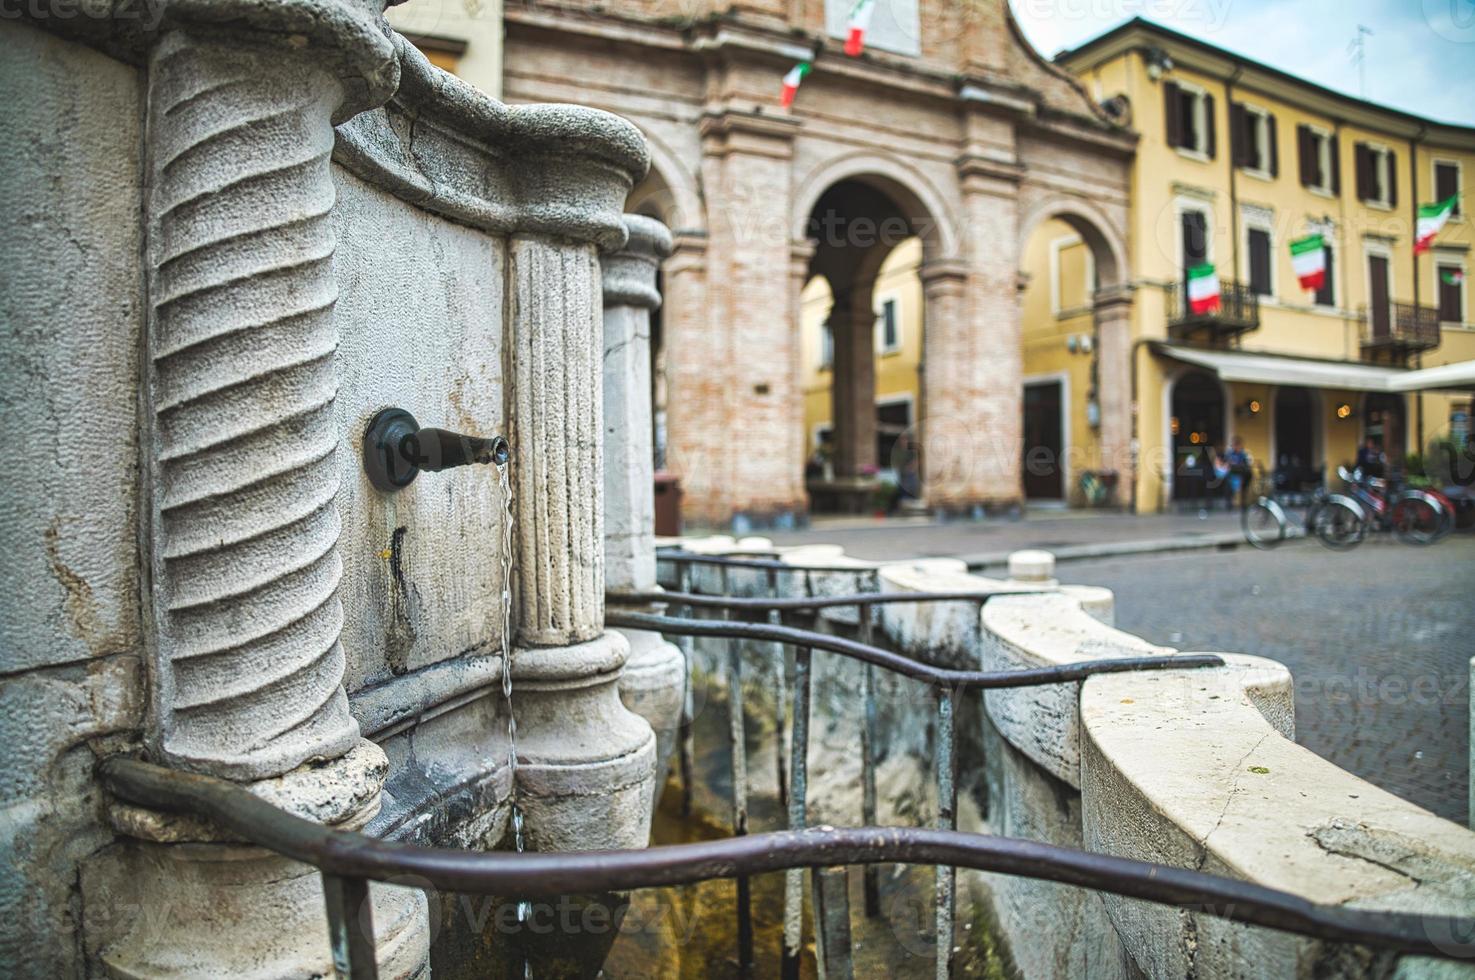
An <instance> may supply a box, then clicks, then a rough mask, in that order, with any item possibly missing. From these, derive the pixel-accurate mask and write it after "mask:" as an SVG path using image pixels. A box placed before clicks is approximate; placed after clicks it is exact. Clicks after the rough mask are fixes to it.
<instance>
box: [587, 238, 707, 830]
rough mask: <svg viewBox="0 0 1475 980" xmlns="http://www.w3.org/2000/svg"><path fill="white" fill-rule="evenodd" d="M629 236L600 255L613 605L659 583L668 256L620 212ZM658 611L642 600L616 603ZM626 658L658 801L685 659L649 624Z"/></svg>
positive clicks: (624, 681) (626, 696)
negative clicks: (659, 436) (651, 734)
mask: <svg viewBox="0 0 1475 980" xmlns="http://www.w3.org/2000/svg"><path fill="white" fill-rule="evenodd" d="M625 226H626V228H628V229H629V232H630V242H629V244H628V245H626V246H625V248H624V250H622V251H620V252H615V253H612V254H609V255H606V256H604V258H603V260H602V262H601V265H602V267H603V279H604V493H605V496H604V563H605V588H606V590H607V593H608V595H609V599H610V601H611V602H615V601H618V600H617V597H618V595H619V593H621V592H653V591H656V590H657V589H658V588H659V587H658V586H657V585H656V555H655V489H654V469H653V467H654V459H653V453H652V449H651V385H650V314H651V311H652V310H654V309H655V308H656V307H657V306H659V305H660V302H661V296H660V293H658V292H657V291H656V270H657V268H658V266H659V263H660V261H661V259H663V258H665V257H666V256H668V255H670V254H671V234H670V232H669V231H667V230H666V226H665V225H662V224H661V223H660V222H658V221H656V220H654V219H652V218H645V217H642V216H640V215H633V214H631V215H626V216H625ZM622 608H627V609H629V610H630V611H633V612H657V611H659V608H658V607H652V606H651V605H648V604H640V605H636V604H630V605H624V604H622ZM621 632H622V633H623V634H624V636H625V639H626V640H627V641H628V642H629V644H630V659H629V660H628V661H626V663H625V673H624V676H623V677H621V678H620V697H621V698H622V699H623V700H624V702H625V704H626V705H627V706H628V707H629V708H630V710H631V711H634V712H635V713H636V714H638V715H640V716H641V717H642V718H644V719H645V720H646V721H647V722H649V723H650V727H651V729H652V730H654V731H655V734H656V770H655V779H654V784H653V786H652V787H651V789H652V798H651V799H652V804H653V805H654V804H655V803H656V802H658V801H659V800H660V795H661V789H662V787H663V786H664V785H665V776H666V771H667V767H668V765H669V763H670V760H671V752H672V750H673V749H674V748H675V746H676V730H677V727H678V726H679V724H680V721H681V702H682V698H683V696H684V694H685V689H686V661H685V659H684V658H683V657H682V655H681V651H680V650H678V649H677V648H676V646H675V645H674V644H671V643H667V642H666V641H665V640H664V639H662V638H661V635H660V634H659V633H652V632H650V631H648V630H622V631H621Z"/></svg>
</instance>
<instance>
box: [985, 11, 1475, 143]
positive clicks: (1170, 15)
mask: <svg viewBox="0 0 1475 980" xmlns="http://www.w3.org/2000/svg"><path fill="white" fill-rule="evenodd" d="M1011 3H1012V5H1013V7H1014V13H1015V16H1016V18H1017V19H1018V20H1019V22H1020V27H1022V28H1023V30H1024V33H1025V35H1026V36H1027V37H1028V38H1029V39H1030V41H1031V43H1033V44H1034V45H1035V47H1036V48H1038V49H1039V50H1040V52H1041V53H1042V54H1044V55H1046V56H1047V57H1052V56H1054V54H1055V53H1056V52H1058V51H1060V50H1061V49H1062V48H1068V47H1075V46H1077V45H1079V44H1081V43H1083V42H1085V41H1088V40H1090V39H1091V38H1093V37H1096V36H1097V35H1099V34H1101V33H1104V32H1105V31H1108V30H1110V29H1112V28H1113V27H1116V26H1117V25H1119V24H1121V23H1123V22H1125V21H1127V20H1130V19H1131V18H1133V17H1138V16H1140V17H1144V18H1146V19H1148V20H1151V21H1154V22H1156V23H1159V24H1162V25H1163V26H1165V27H1170V28H1172V29H1173V30H1176V31H1180V32H1182V33H1184V34H1187V35H1189V36H1191V37H1195V38H1198V39H1200V40H1202V41H1204V42H1205V43H1208V44H1212V45H1215V46H1218V47H1222V48H1225V49H1227V50H1229V51H1232V52H1235V53H1238V54H1243V55H1245V56H1247V57H1250V58H1253V59H1254V60H1256V61H1259V62H1263V63H1264V64H1267V65H1271V66H1272V67H1275V68H1279V69H1281V70H1282V71H1287V72H1290V73H1292V74H1294V75H1299V76H1300V77H1302V78H1305V79H1307V80H1308V81H1311V82H1315V83H1317V84H1319V85H1324V86H1326V87H1328V88H1332V89H1336V90H1338V91H1341V92H1346V93H1347V94H1349V95H1358V94H1359V89H1360V82H1359V77H1358V71H1357V68H1356V66H1355V65H1354V64H1353V61H1352V56H1351V53H1350V51H1349V50H1348V45H1349V44H1350V43H1351V41H1352V39H1353V38H1354V37H1355V36H1356V33H1357V26H1358V25H1359V24H1363V25H1366V26H1367V27H1369V28H1371V29H1372V31H1373V34H1372V36H1371V37H1369V38H1367V41H1366V45H1367V49H1366V50H1367V97H1368V98H1369V99H1371V100H1372V101H1374V102H1380V103H1383V104H1385V105H1389V106H1392V107H1394V108H1397V109H1402V110H1404V111H1406V112H1412V113H1416V114H1418V115H1421V116H1426V117H1429V118H1431V119H1436V120H1440V121H1445V122H1454V123H1462V124H1465V125H1475V100H1472V99H1471V98H1470V97H1469V93H1470V92H1471V91H1472V89H1475V0H1402V2H1398V3H1388V2H1376V0H1294V2H1292V0H1011Z"/></svg>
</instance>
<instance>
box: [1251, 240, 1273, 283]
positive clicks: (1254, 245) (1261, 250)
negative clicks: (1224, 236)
mask: <svg viewBox="0 0 1475 980" xmlns="http://www.w3.org/2000/svg"><path fill="white" fill-rule="evenodd" d="M1272 261H1273V257H1272V252H1271V248H1270V232H1268V231H1266V230H1265V229H1263V228H1251V229H1250V289H1252V290H1253V291H1254V292H1256V293H1257V294H1259V295H1261V296H1269V295H1270V294H1271V293H1273V292H1274V291H1275V289H1274V285H1273V283H1272V277H1271V269H1270V263H1271V262H1272Z"/></svg>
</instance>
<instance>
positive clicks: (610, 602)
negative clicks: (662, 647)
mask: <svg viewBox="0 0 1475 980" xmlns="http://www.w3.org/2000/svg"><path fill="white" fill-rule="evenodd" d="M865 571H870V569H865ZM1060 594H1061V592H1060V590H1059V589H1031V588H1012V587H1005V588H1001V589H993V590H984V589H973V590H971V591H958V592H851V593H847V594H844V595H812V596H782V597H779V598H772V597H769V596H733V595H709V594H707V593H705V592H672V591H663V592H607V593H605V596H604V602H605V605H606V606H645V605H651V606H654V605H666V606H687V607H689V608H700V609H733V610H747V611H749V612H772V611H777V612H803V611H805V610H810V609H834V608H837V607H841V606H887V605H906V604H910V603H919V602H978V603H987V602H989V601H990V600H993V599H1002V598H1008V597H1014V596H1033V595H1060Z"/></svg>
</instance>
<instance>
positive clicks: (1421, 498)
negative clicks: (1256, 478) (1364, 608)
mask: <svg viewBox="0 0 1475 980" xmlns="http://www.w3.org/2000/svg"><path fill="white" fill-rule="evenodd" d="M1337 475H1338V476H1339V477H1341V479H1342V481H1343V483H1345V484H1346V485H1347V488H1348V492H1347V493H1328V492H1327V490H1326V488H1325V487H1324V486H1322V487H1317V488H1316V490H1315V492H1314V493H1313V494H1312V498H1311V502H1310V505H1309V506H1308V507H1307V509H1306V521H1305V528H1304V531H1303V534H1304V535H1305V536H1307V537H1315V538H1316V539H1317V540H1318V541H1320V542H1321V543H1322V545H1324V546H1325V547H1327V548H1330V549H1332V550H1333V551H1348V550H1350V549H1352V548H1355V547H1357V546H1358V545H1359V544H1361V543H1362V542H1363V540H1364V539H1365V538H1366V537H1367V534H1368V530H1369V529H1370V528H1371V529H1374V530H1385V531H1392V532H1393V536H1394V537H1395V538H1396V539H1398V540H1399V541H1401V542H1403V543H1405V544H1411V545H1421V546H1422V545H1430V544H1434V543H1435V542H1436V541H1438V540H1440V539H1441V538H1443V537H1444V536H1445V535H1446V534H1448V533H1449V524H1450V521H1449V520H1448V518H1449V511H1448V510H1447V509H1446V508H1445V507H1444V506H1443V505H1442V504H1441V503H1440V502H1439V500H1438V499H1437V498H1435V497H1434V496H1433V495H1431V494H1429V493H1426V492H1424V491H1422V490H1402V491H1399V492H1397V493H1393V492H1391V491H1390V489H1389V487H1388V484H1387V482H1386V481H1384V480H1379V479H1377V478H1375V477H1367V476H1364V475H1363V474H1362V473H1361V472H1348V470H1347V468H1346V467H1345V466H1340V467H1338V468H1337ZM1380 491H1381V492H1380ZM1240 524H1241V529H1242V530H1243V532H1244V535H1245V540H1246V541H1248V542H1249V543H1250V545H1251V546H1252V547H1255V548H1257V549H1259V550H1261V551H1268V550H1270V549H1272V548H1275V547H1277V546H1278V545H1280V544H1281V543H1282V542H1284V541H1286V540H1287V539H1288V538H1289V537H1290V531H1289V529H1290V521H1289V519H1288V518H1287V517H1286V512H1285V508H1284V507H1282V506H1281V504H1280V502H1279V501H1278V500H1276V499H1275V496H1274V495H1262V496H1261V497H1260V498H1259V499H1258V500H1256V501H1255V503H1254V504H1253V505H1252V506H1250V507H1249V508H1248V509H1246V510H1245V512H1244V514H1243V516H1242V517H1241V519H1240Z"/></svg>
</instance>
